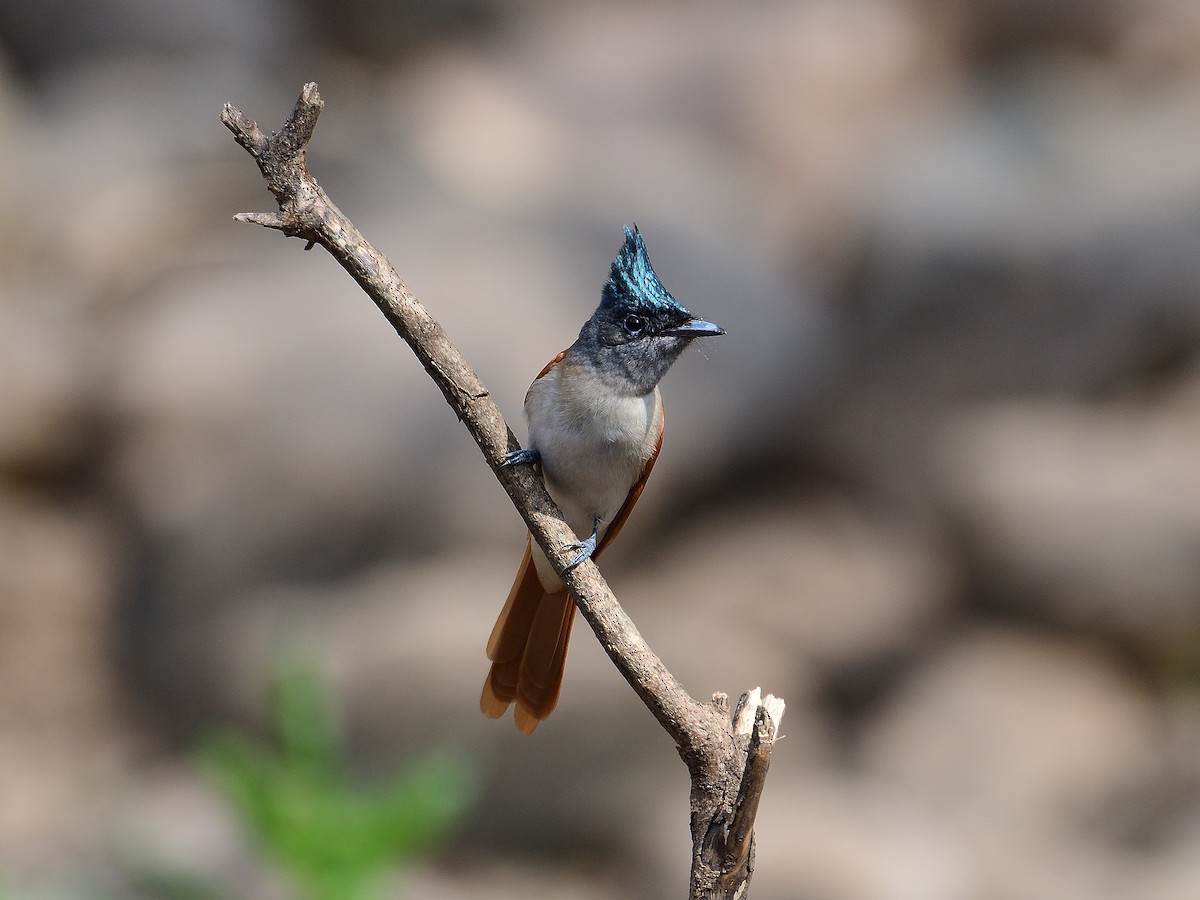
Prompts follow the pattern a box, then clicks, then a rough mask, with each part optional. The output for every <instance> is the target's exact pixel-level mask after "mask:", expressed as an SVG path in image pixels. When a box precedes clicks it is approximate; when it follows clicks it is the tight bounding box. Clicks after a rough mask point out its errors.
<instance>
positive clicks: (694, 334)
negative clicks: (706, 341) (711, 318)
mask: <svg viewBox="0 0 1200 900" xmlns="http://www.w3.org/2000/svg"><path fill="white" fill-rule="evenodd" d="M662 333H663V334H670V335H674V336H675V337H686V338H698V337H705V336H707V335H717V334H724V333H725V329H724V328H722V327H721V326H720V325H714V324H713V323H712V322H705V321H704V320H703V319H691V320H690V321H687V322H684V323H683V324H682V325H676V326H675V327H674V328H668V329H667V330H666V331H664V332H662Z"/></svg>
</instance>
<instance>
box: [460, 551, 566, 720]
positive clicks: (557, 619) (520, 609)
mask: <svg viewBox="0 0 1200 900" xmlns="http://www.w3.org/2000/svg"><path fill="white" fill-rule="evenodd" d="M574 620H575V601H573V600H572V599H571V597H570V595H569V594H567V593H566V592H565V591H557V592H555V593H552V594H551V593H547V592H546V590H545V589H544V588H543V587H542V583H541V582H540V581H539V580H538V576H537V569H536V567H535V566H534V564H533V555H532V551H531V549H530V545H529V543H528V542H526V544H525V556H524V557H523V558H522V560H521V567H520V568H519V569H518V570H517V577H516V579H515V580H514V581H513V586H512V590H511V591H509V592H508V600H507V601H505V603H504V609H502V610H501V611H500V617H499V618H498V619H496V625H495V627H494V628H493V629H492V636H491V637H490V638H489V639H488V645H487V655H488V659H490V660H491V661H492V668H491V670H490V671H489V672H488V676H487V680H486V681H484V683H483V693H482V695H481V696H480V698H479V708H480V709H481V710H483V712H484V713H485V714H486V715H488V716H490V717H491V718H493V719H498V718H499V717H500V716H502V715H504V712H505V710H507V709H508V707H509V705H510V704H512V703H513V702H514V701H515V702H516V704H517V708H516V710H515V711H514V715H515V718H516V721H517V728H518V729H520V730H521V732H522V733H524V734H532V733H533V730H534V729H535V728H537V727H538V724H539V723H540V722H541V721H542V720H543V719H545V718H546V717H547V716H549V715H550V713H552V712H553V711H554V707H555V706H556V705H558V694H559V691H560V690H561V689H562V680H563V667H564V666H565V665H566V661H567V645H568V643H570V640H571V623H572V622H574Z"/></svg>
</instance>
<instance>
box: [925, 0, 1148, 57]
mask: <svg viewBox="0 0 1200 900" xmlns="http://www.w3.org/2000/svg"><path fill="white" fill-rule="evenodd" d="M1141 5H1142V3H1141V0H1062V2H1059V3H1038V2H1036V0H984V2H979V0H922V3H921V4H920V6H921V7H923V8H924V9H925V10H926V11H927V12H928V14H929V17H930V21H931V24H932V25H933V27H935V28H938V29H939V30H944V31H945V32H947V33H948V34H951V35H953V36H954V37H955V39H956V42H957V43H959V45H960V46H961V49H962V50H963V51H964V52H965V53H967V54H968V55H970V56H972V57H976V58H979V57H982V59H983V61H984V62H994V61H995V60H996V59H997V58H1000V59H1006V58H1012V57H1019V56H1022V55H1033V54H1039V53H1046V52H1047V51H1050V52H1054V51H1058V52H1062V51H1064V50H1074V51H1077V52H1079V51H1083V52H1089V53H1096V52H1104V51H1111V50H1112V48H1113V45H1114V44H1115V43H1116V42H1117V41H1119V40H1120V36H1121V34H1122V32H1123V31H1124V29H1125V28H1127V27H1128V21H1129V18H1130V17H1131V16H1134V15H1136V13H1137V10H1138V8H1139V6H1141Z"/></svg>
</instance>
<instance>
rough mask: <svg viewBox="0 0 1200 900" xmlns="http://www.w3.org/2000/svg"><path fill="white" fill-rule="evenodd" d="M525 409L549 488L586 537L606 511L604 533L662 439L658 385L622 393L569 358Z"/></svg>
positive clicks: (547, 580)
mask: <svg viewBox="0 0 1200 900" xmlns="http://www.w3.org/2000/svg"><path fill="white" fill-rule="evenodd" d="M525 415H526V416H527V417H528V419H529V445H530V447H532V448H534V449H536V450H537V451H538V452H539V453H540V454H541V457H542V473H543V476H544V477H545V481H546V489H547V490H548V491H549V492H550V496H551V497H553V498H554V502H555V503H557V504H558V505H559V507H560V508H561V509H562V511H563V514H564V515H565V516H566V517H567V524H568V525H570V526H571V529H572V530H573V531H574V532H575V533H576V534H577V535H579V537H580V538H581V539H582V538H586V537H587V536H588V535H589V534H591V533H592V523H593V521H594V520H595V518H596V517H599V518H600V521H601V527H600V536H601V537H603V535H604V530H605V528H604V526H606V525H608V524H609V523H611V522H612V520H613V518H614V517H615V516H616V514H617V513H618V512H619V511H620V509H621V506H622V504H624V502H625V498H626V497H628V495H629V491H630V489H631V488H632V487H633V486H634V484H636V483H637V481H638V479H639V478H641V474H642V471H643V469H644V468H645V465H646V461H647V460H649V458H650V456H651V454H652V453H653V452H654V448H655V446H656V445H657V443H658V435H659V431H660V429H661V426H662V400H661V398H660V396H659V393H658V390H657V388H656V389H655V390H654V391H653V392H652V393H650V394H646V395H644V396H634V397H629V396H621V395H617V394H614V393H613V392H612V390H611V388H609V387H607V386H606V385H604V384H603V383H601V382H599V381H598V380H596V379H595V378H593V377H592V376H591V375H589V374H588V372H587V371H586V370H584V369H581V368H580V367H578V366H576V365H574V364H572V363H571V362H570V361H569V360H567V359H564V360H563V361H562V362H560V363H559V364H558V365H557V366H555V367H554V368H553V369H551V370H550V371H549V372H547V373H546V374H545V375H544V376H542V377H541V378H539V379H538V380H537V381H535V382H534V383H533V386H532V387H530V389H529V394H528V395H527V396H526V398H525ZM540 556H541V554H540V553H536V554H535V561H536V562H537V564H538V575H539V577H540V579H541V581H542V585H543V587H546V588H547V589H548V590H555V589H561V582H560V581H559V580H558V577H557V576H555V575H554V573H553V572H552V571H551V570H550V567H549V564H548V563H546V562H545V560H544V559H539V558H538V557H540Z"/></svg>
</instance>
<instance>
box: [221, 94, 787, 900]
mask: <svg viewBox="0 0 1200 900" xmlns="http://www.w3.org/2000/svg"><path fill="white" fill-rule="evenodd" d="M323 107H324V101H323V100H322V99H321V97H320V94H319V93H318V91H317V86H316V84H313V83H309V84H306V85H305V86H304V87H303V89H302V90H301V92H300V97H299V99H298V100H297V101H296V105H295V107H294V108H293V110H292V112H291V114H290V115H289V116H288V118H287V120H286V121H285V122H284V125H283V127H282V128H281V129H280V130H279V131H277V132H274V133H272V134H271V135H270V136H266V135H264V134H263V132H262V130H261V129H260V128H259V127H258V125H257V124H256V123H255V122H254V121H253V120H251V119H250V118H248V117H247V116H246V115H244V114H243V113H242V111H241V110H239V109H237V108H236V107H234V106H232V105H231V104H228V103H227V104H225V107H224V109H223V110H222V112H221V121H222V123H224V125H225V127H226V128H228V129H229V130H230V131H231V132H232V133H233V136H234V139H235V140H236V141H237V142H238V143H239V144H240V145H241V146H242V147H244V148H245V149H246V151H247V152H248V153H249V154H250V155H251V156H252V157H254V160H255V162H256V163H257V164H258V168H259V170H260V171H261V172H262V175H263V177H264V178H265V179H266V181H267V187H268V189H269V190H270V191H271V193H272V194H273V195H274V196H275V199H276V201H277V203H278V205H279V211H278V212H268V213H239V214H238V215H237V216H235V217H234V218H235V219H237V220H238V221H239V222H247V223H251V224H256V225H262V226H264V227H266V228H271V229H275V230H277V231H282V232H283V233H284V234H285V235H288V236H291V237H298V238H300V239H302V240H304V241H305V242H306V246H305V249H311V248H312V247H313V246H314V245H316V244H320V245H321V246H322V247H324V248H325V249H326V250H328V251H329V253H330V254H331V255H332V256H333V258H334V259H336V260H337V261H338V263H339V264H340V265H341V266H342V267H343V268H344V269H346V271H347V272H349V273H350V275H351V277H352V278H354V280H355V281H357V282H358V284H359V286H360V287H361V288H362V289H363V290H364V291H365V292H366V294H367V295H368V296H369V297H370V298H371V299H372V300H373V301H374V302H375V305H376V306H378V307H379V309H380V311H381V312H382V313H383V314H384V316H385V317H386V318H387V320H388V321H389V322H390V323H391V325H392V327H393V328H394V329H395V330H396V333H397V334H398V335H399V336H400V337H401V338H403V339H404V340H405V341H406V342H407V343H408V345H409V347H411V348H412V350H413V352H414V353H415V354H416V356H417V359H418V360H420V362H421V365H422V366H424V367H425V371H426V372H428V373H429V376H430V378H432V379H433V381H434V383H435V384H436V385H437V386H438V387H439V388H440V389H441V391H442V394H443V395H444V396H445V398H446V402H447V403H449V404H450V407H451V409H453V410H454V412H455V414H456V415H457V416H458V418H459V419H460V420H461V421H462V423H463V424H464V425H465V426H466V428H467V431H468V432H470V434H471V437H473V438H474V439H475V442H476V444H478V445H479V449H480V450H481V451H482V452H483V455H484V458H485V459H486V460H487V463H488V465H489V466H491V468H492V471H493V472H494V473H495V475H496V478H497V480H498V481H499V482H500V485H501V486H502V487H503V488H504V490H505V491H506V492H507V493H508V495H509V498H510V499H511V500H512V502H513V505H514V506H515V507H516V509H517V512H518V513H520V515H521V518H522V519H524V520H525V524H526V525H527V526H528V527H529V531H530V533H531V534H532V535H533V538H534V540H535V541H537V543H538V545H539V546H540V547H541V548H542V549H543V550H544V551H545V552H546V555H547V557H548V558H549V559H550V561H551V563H552V564H553V565H554V567H555V569H556V570H557V571H558V573H559V575H560V576H562V578H563V581H564V583H565V584H566V586H567V589H568V590H569V591H570V592H571V595H572V597H574V599H575V602H576V604H577V605H578V607H579V611H580V613H581V614H582V615H583V617H584V618H585V619H586V620H587V622H588V624H589V625H590V626H591V627H592V630H593V631H594V632H595V633H596V637H597V638H598V639H599V641H600V644H601V646H602V647H603V648H604V650H605V652H606V653H607V654H608V655H609V657H610V658H611V659H612V661H613V663H614V664H615V665H616V667H617V669H618V671H620V673H621V675H622V676H623V677H624V678H625V680H626V681H627V682H629V684H630V686H631V687H632V688H633V690H634V691H635V693H636V694H637V695H638V697H640V698H641V700H642V702H643V703H644V704H645V705H646V707H647V708H648V709H649V710H650V712H651V713H652V714H653V715H654V717H655V718H656V719H657V720H658V722H659V724H661V725H662V727H663V728H664V729H665V730H666V732H667V733H668V734H669V735H670V736H671V738H672V740H674V742H675V745H676V747H677V749H678V751H679V755H680V757H681V758H682V759H683V761H684V763H685V764H686V765H687V767H688V772H689V774H690V776H691V782H692V790H691V832H692V866H691V883H690V889H689V895H688V896H689V898H692V900H718V898H741V897H745V896H746V895H747V894H746V891H747V887H748V884H749V880H750V875H751V873H752V871H753V864H754V851H753V827H754V816H755V813H756V811H757V808H758V800H759V797H760V796H761V793H762V788H763V780H764V778H765V776H766V771H767V766H768V765H769V762H770V753H771V747H772V745H773V743H774V741H775V739H776V737H777V730H778V727H779V720H780V717H781V716H782V715H783V701H782V700H777V699H776V698H773V697H770V696H768V697H767V698H766V699H765V700H763V699H762V698H761V696H760V693H759V691H758V689H757V688H756V689H754V690H753V691H749V692H747V693H746V694H743V695H742V697H741V700H740V701H739V703H738V709H737V711H736V712H735V714H734V716H733V722H732V728H731V722H730V712H729V705H728V699H727V697H726V696H725V695H724V694H717V695H715V696H714V697H713V699H712V701H711V702H707V703H701V702H699V701H697V700H695V699H693V698H692V697H691V696H690V695H689V694H688V693H687V691H686V690H684V688H683V686H682V685H681V684H680V683H679V682H678V681H677V680H676V678H675V677H674V676H673V675H672V674H671V673H670V672H669V671H668V670H667V667H666V666H665V665H663V662H662V660H660V659H659V658H658V657H657V656H656V655H655V654H654V652H653V651H652V650H651V649H650V648H649V646H648V645H647V644H646V642H645V640H643V638H642V636H641V634H639V633H638V630H637V628H636V627H635V626H634V624H633V621H632V620H631V619H630V618H629V617H628V616H627V615H626V614H625V611H624V610H623V609H622V608H621V605H620V604H619V603H618V602H617V599H616V597H614V596H613V594H612V591H611V590H610V589H609V587H608V585H607V583H606V582H605V581H604V578H603V577H602V576H601V575H600V571H599V569H597V568H596V565H595V564H594V563H593V562H591V561H590V560H589V561H587V562H585V563H584V564H582V565H580V566H578V567H576V568H575V569H572V570H571V571H569V572H568V571H565V567H566V566H567V564H568V563H569V562H570V561H571V557H572V555H573V554H572V553H571V552H569V551H567V550H566V549H565V548H566V547H567V546H568V545H569V544H571V543H573V542H574V541H575V540H576V537H575V535H574V534H573V533H572V532H571V530H570V528H568V527H567V525H566V523H565V522H564V521H563V517H562V513H561V512H560V511H559V509H558V507H557V506H556V505H555V504H554V501H553V500H552V499H551V498H550V495H549V494H547V493H546V489H545V486H544V485H543V484H542V482H541V481H540V480H539V479H538V478H537V476H536V475H535V474H534V473H533V471H532V469H531V467H528V466H513V467H508V468H502V467H501V461H502V459H503V457H504V454H505V453H506V452H508V451H509V450H513V449H516V448H517V447H518V446H519V445H518V443H517V440H516V438H515V437H514V436H513V434H512V432H511V431H510V430H509V428H508V426H507V424H506V423H505V421H504V418H503V416H501V414H500V410H499V409H498V408H497V406H496V404H495V403H494V402H493V400H492V397H491V394H490V393H489V392H488V390H487V388H486V387H485V386H484V385H483V382H482V381H481V380H480V379H479V376H478V375H476V374H475V371H474V370H473V369H472V368H471V367H470V365H469V364H468V363H467V361H466V360H465V359H464V358H463V356H462V355H461V354H460V353H459V352H458V350H456V349H455V347H454V345H453V344H452V343H451V342H450V338H449V337H448V336H447V334H446V332H445V331H444V330H443V328H442V326H441V325H440V324H439V323H438V322H437V321H436V320H435V319H434V318H433V317H432V316H431V315H430V314H429V312H428V311H427V310H426V309H425V307H424V306H422V305H421V303H420V302H418V300H417V298H416V297H415V296H413V294H412V292H411V291H409V289H408V287H407V286H406V285H405V283H404V281H403V279H401V278H400V276H399V275H398V274H397V273H396V270H395V269H393V268H392V266H391V264H390V263H389V262H388V261H387V259H386V258H385V257H384V256H383V254H382V253H380V252H379V251H378V250H376V249H375V248H374V247H373V246H371V244H370V243H369V242H368V241H367V240H366V238H364V237H363V235H362V234H361V233H360V232H359V231H358V229H357V228H355V226H354V224H353V223H352V222H351V221H350V220H349V219H347V218H346V217H345V216H344V215H343V214H342V212H341V211H340V210H339V209H338V208H337V207H336V206H335V205H334V204H333V202H332V201H331V200H330V199H329V197H328V195H327V194H326V193H325V191H324V189H323V188H322V187H321V186H320V184H318V183H317V181H316V179H314V178H313V177H312V175H311V174H310V173H309V171H308V163H307V158H306V151H307V147H308V143H309V141H310V139H311V138H312V134H313V129H314V128H315V127H316V124H317V119H318V117H319V116H320V114H321V109H322V108H323Z"/></svg>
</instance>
